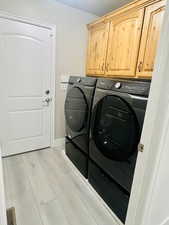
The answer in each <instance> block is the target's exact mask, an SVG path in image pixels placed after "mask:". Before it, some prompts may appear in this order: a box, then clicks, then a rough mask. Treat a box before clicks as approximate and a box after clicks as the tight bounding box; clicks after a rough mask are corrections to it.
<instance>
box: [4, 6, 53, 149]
mask: <svg viewBox="0 0 169 225" xmlns="http://www.w3.org/2000/svg"><path fill="white" fill-rule="evenodd" d="M0 18H4V19H9V20H13V21H18V22H22V23H27V24H31V25H34V26H38V27H43V28H46V29H48V30H51V39H52V69H51V81H50V83H51V85H50V86H51V90H50V93H51V97H52V102H51V131H50V134H51V140H50V147H51V146H53V145H54V141H55V138H54V133H55V80H56V79H55V78H56V77H55V76H56V69H55V66H56V25H54V24H47V23H43V22H39V21H36V20H32V19H29V18H23V17H18V16H14V15H11V14H9V13H8V12H4V11H1V10H0Z"/></svg>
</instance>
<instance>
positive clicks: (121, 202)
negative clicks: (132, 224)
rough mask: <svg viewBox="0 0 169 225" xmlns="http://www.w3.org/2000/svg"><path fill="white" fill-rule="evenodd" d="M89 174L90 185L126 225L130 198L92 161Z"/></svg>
mask: <svg viewBox="0 0 169 225" xmlns="http://www.w3.org/2000/svg"><path fill="white" fill-rule="evenodd" d="M88 172H89V174H88V179H89V183H90V184H91V185H92V186H93V188H94V189H95V190H96V191H97V192H98V194H99V195H100V196H101V197H102V198H103V200H104V201H105V202H106V203H107V205H108V206H109V207H110V208H111V209H112V211H113V212H114V213H115V214H116V215H117V217H118V218H119V219H120V220H121V221H122V222H123V223H124V222H125V219H126V215H127V209H128V202H129V196H128V195H127V194H126V193H124V192H123V191H122V190H121V189H120V187H119V186H118V185H117V184H116V183H115V182H114V181H113V180H112V179H111V178H109V177H108V176H107V175H106V174H105V173H104V172H103V171H102V170H101V169H100V168H99V167H98V166H96V165H95V163H93V162H91V161H90V162H89V170H88Z"/></svg>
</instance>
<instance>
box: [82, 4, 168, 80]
mask: <svg viewBox="0 0 169 225" xmlns="http://www.w3.org/2000/svg"><path fill="white" fill-rule="evenodd" d="M165 5H166V0H137V1H135V2H133V3H130V4H128V5H127V6H125V7H123V8H121V9H119V10H116V11H115V12H113V13H110V14H108V15H105V16H104V17H103V18H101V19H100V22H99V20H98V21H97V22H94V23H92V24H89V25H88V29H89V44H88V54H87V65H86V73H87V75H90V76H91V75H93V76H103V77H136V78H137V77H141V78H150V77H151V76H152V72H153V68H154V62H155V57H156V52H157V46H158V40H159V37H160V30H161V27H162V22H163V15H164V11H165Z"/></svg>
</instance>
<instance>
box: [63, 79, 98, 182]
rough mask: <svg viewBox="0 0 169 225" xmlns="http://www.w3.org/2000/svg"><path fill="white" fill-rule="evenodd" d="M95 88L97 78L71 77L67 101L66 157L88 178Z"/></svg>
mask: <svg viewBox="0 0 169 225" xmlns="http://www.w3.org/2000/svg"><path fill="white" fill-rule="evenodd" d="M95 86H96V79H95V78H90V77H75V76H71V77H70V79H69V84H68V89H67V96H66V101H65V120H66V155H67V156H68V157H69V159H70V160H71V161H72V162H73V163H74V165H75V166H76V167H77V168H78V169H79V170H80V172H81V173H82V174H83V175H84V176H85V177H86V178H87V174H88V172H87V171H88V153H89V131H90V117H91V108H92V103H93V97H94V91H95Z"/></svg>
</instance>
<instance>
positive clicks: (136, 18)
mask: <svg viewBox="0 0 169 225" xmlns="http://www.w3.org/2000/svg"><path fill="white" fill-rule="evenodd" d="M143 16H144V9H139V10H135V11H133V12H131V13H123V14H120V15H118V16H114V17H112V20H111V22H110V32H109V42H108V50H107V60H106V72H105V74H106V75H108V76H109V75H110V76H111V75H112V74H113V75H114V76H130V77H134V76H135V71H136V66H137V55H138V50H139V46H140V37H141V29H142V23H143Z"/></svg>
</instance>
